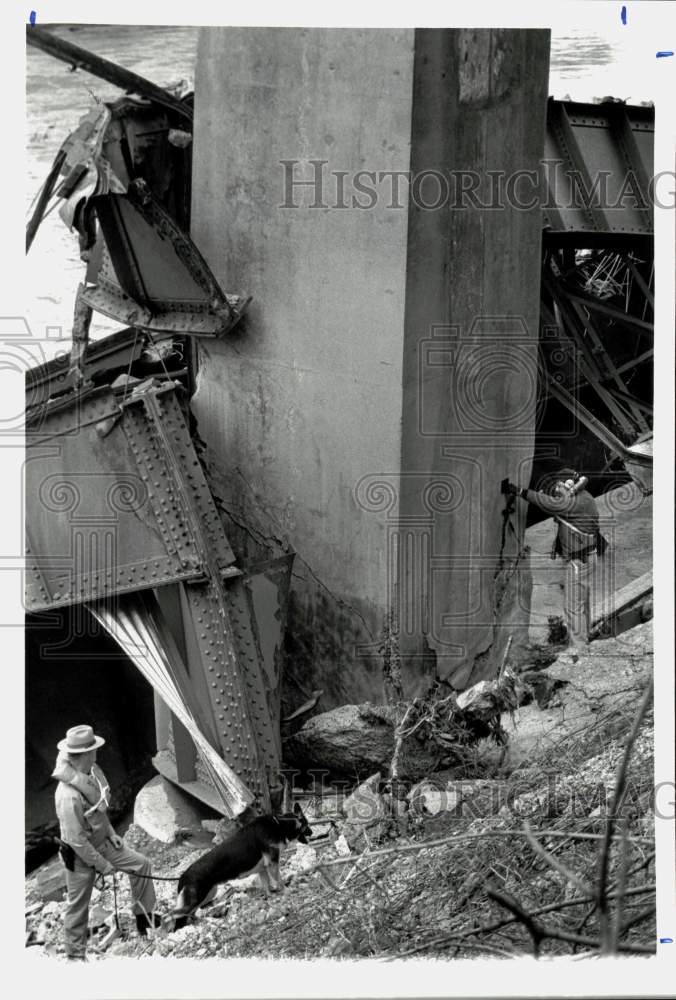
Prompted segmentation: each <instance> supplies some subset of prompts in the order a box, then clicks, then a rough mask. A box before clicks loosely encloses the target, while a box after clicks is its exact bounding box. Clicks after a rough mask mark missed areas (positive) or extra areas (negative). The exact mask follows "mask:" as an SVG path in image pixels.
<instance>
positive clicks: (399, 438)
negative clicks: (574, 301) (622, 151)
mask: <svg viewBox="0 0 676 1000" xmlns="http://www.w3.org/2000/svg"><path fill="white" fill-rule="evenodd" d="M548 61H549V33H548V32H546V31H512V30H509V31H507V30H474V31H471V30H455V29H453V30H436V29H435V30H418V31H412V30H397V31H390V30H349V31H348V30H330V29H304V30H297V29H283V28H275V29H267V28H260V29H240V28H219V29H216V28H206V29H203V31H202V34H201V38H200V46H199V52H198V60H197V79H196V102H195V108H196V120H195V129H194V144H193V150H194V153H193V178H194V180H193V208H192V233H193V236H194V238H195V241H196V243H197V245H198V246H199V247H200V248H201V250H202V252H203V253H204V255H205V257H206V258H207V260H208V263H209V265H210V267H211V268H212V270H213V271H214V274H215V275H216V277H217V278H218V280H219V282H220V283H221V285H222V287H224V288H225V289H226V290H229V289H238V290H239V289H245V290H246V291H248V292H249V293H250V294H251V295H253V304H252V307H251V311H250V314H249V316H248V319H247V322H246V325H245V326H244V327H242V328H241V329H240V330H239V331H238V332H236V333H235V334H234V335H229V336H228V338H227V339H225V340H222V341H218V342H208V343H205V344H204V346H203V347H202V348H201V349H200V352H199V355H200V357H199V372H198V376H197V390H196V393H195V396H194V398H193V403H192V406H193V411H194V414H195V416H196V418H197V421H198V427H199V433H200V435H201V437H202V438H203V439H204V440H205V441H206V443H207V448H208V452H207V453H208V456H209V461H210V465H211V473H212V479H213V484H214V488H215V489H216V492H217V493H218V494H219V496H220V499H221V503H222V509H223V511H224V514H225V516H226V518H227V520H228V531H229V536H230V537H231V539H232V541H233V547H234V548H235V551H236V553H237V555H239V556H242V557H245V558H246V559H247V561H248V562H251V561H253V560H255V559H256V558H260V559H264V558H266V557H269V556H270V555H276V554H279V553H280V552H282V551H285V550H286V549H288V548H289V547H292V548H293V549H295V551H296V553H297V557H296V561H295V568H294V580H293V585H292V600H291V606H290V616H289V637H288V642H287V664H286V677H287V681H286V698H287V700H288V702H289V703H290V704H294V703H295V704H297V703H298V702H299V701H300V700H301V699H302V698H303V697H304V695H305V694H307V693H309V691H310V690H312V689H314V688H323V689H324V691H325V695H324V699H323V700H322V708H329V707H331V706H332V705H337V704H341V703H344V702H356V701H361V700H364V699H367V698H371V699H374V700H381V699H382V698H383V696H384V694H385V687H384V682H383V675H384V671H385V673H387V672H388V671H389V672H392V670H394V674H395V678H394V679H395V681H396V680H397V677H398V675H399V672H400V675H401V677H400V679H401V683H402V684H403V688H404V690H405V693H406V694H407V695H410V694H412V693H414V692H417V691H419V690H422V689H423V688H424V687H425V685H426V684H427V683H428V681H429V679H430V677H431V676H433V675H435V674H436V675H439V676H441V677H443V678H445V679H447V680H449V681H450V682H451V683H453V684H454V685H455V686H458V687H463V686H466V685H467V684H469V683H473V682H474V681H475V680H478V679H480V678H482V677H487V676H491V675H493V674H494V673H495V672H496V671H497V669H498V667H499V663H500V661H501V658H502V653H503V650H504V645H505V642H506V641H507V637H508V635H509V634H512V635H513V636H514V639H515V641H516V642H518V640H519V639H520V638H525V636H526V632H527V620H528V587H529V575H528V572H527V554H526V553H525V552H524V551H523V529H524V524H523V521H522V515H521V514H520V513H518V512H517V514H516V515H514V516H513V517H511V518H510V520H509V523H506V524H503V519H502V511H503V508H504V498H503V497H501V495H500V492H499V483H500V480H501V479H502V478H503V477H504V476H507V475H509V476H511V477H512V478H520V479H522V480H523V481H526V480H527V479H528V477H529V474H530V463H531V460H532V454H533V441H534V432H535V424H536V405H535V404H536V389H537V337H538V313H539V280H540V246H541V229H542V220H541V212H540V209H539V205H538V203H537V198H536V195H537V179H536V176H537V175H536V173H534V172H536V171H537V169H538V161H539V160H540V159H541V157H542V153H543V142H544V129H545V110H546V97H547V78H548ZM503 528H504V532H503ZM400 668H401V669H400Z"/></svg>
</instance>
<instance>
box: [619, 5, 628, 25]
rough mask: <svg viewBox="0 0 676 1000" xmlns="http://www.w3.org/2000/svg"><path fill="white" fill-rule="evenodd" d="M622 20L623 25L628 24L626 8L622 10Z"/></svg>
mask: <svg viewBox="0 0 676 1000" xmlns="http://www.w3.org/2000/svg"><path fill="white" fill-rule="evenodd" d="M620 18H621V20H622V24H626V23H627V8H626V7H623V8H622V10H621V11H620Z"/></svg>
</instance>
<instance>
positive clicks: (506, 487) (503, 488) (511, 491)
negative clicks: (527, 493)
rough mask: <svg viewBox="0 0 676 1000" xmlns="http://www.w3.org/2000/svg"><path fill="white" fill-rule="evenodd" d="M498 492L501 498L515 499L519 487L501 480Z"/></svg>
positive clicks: (507, 480) (506, 480)
mask: <svg viewBox="0 0 676 1000" xmlns="http://www.w3.org/2000/svg"><path fill="white" fill-rule="evenodd" d="M500 492H501V493H502V494H503V496H508V497H515V496H516V495H517V494H518V493H519V487H518V486H515V485H514V483H510V481H509V479H503V480H502V482H501V483H500Z"/></svg>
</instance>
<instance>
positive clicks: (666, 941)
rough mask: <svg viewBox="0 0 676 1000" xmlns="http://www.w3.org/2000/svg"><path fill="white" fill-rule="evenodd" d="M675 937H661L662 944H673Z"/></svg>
mask: <svg viewBox="0 0 676 1000" xmlns="http://www.w3.org/2000/svg"><path fill="white" fill-rule="evenodd" d="M673 943H674V939H673V938H660V944H673Z"/></svg>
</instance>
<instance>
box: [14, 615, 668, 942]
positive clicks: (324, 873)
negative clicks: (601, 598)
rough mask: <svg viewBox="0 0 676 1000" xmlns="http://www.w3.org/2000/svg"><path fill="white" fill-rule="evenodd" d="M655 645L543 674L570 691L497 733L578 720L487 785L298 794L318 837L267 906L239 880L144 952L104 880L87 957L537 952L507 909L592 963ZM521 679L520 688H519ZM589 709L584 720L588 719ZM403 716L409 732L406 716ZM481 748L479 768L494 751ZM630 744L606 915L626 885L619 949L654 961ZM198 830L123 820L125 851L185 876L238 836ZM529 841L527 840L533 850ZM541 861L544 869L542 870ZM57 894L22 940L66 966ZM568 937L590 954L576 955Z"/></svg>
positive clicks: (386, 781)
mask: <svg viewBox="0 0 676 1000" xmlns="http://www.w3.org/2000/svg"><path fill="white" fill-rule="evenodd" d="M620 639H622V643H620ZM609 643H615V644H616V645H615V646H611V645H609ZM618 643H620V645H617V644H618ZM651 649H652V646H651V635H650V629H649V626H646V625H642V626H638V627H637V628H636V629H634V630H632V632H631V633H627V634H626V635H625V636H624V638H623V637H617V638H616V639H614V640H607V641H606V642H598V643H593V644H592V646H591V647H590V651H589V660H588V662H587V663H586V666H585V665H584V664H583V661H580V664H581V665H582V666H579V665H577V664H575V665H573V666H570V665H566V666H565V667H564V666H562V665H560V664H558V665H557V663H554V664H553V665H552V667H551V668H549V667H545V668H544V669H545V670H549V669H551V670H552V671H553V673H554V674H556V675H557V676H558V675H559V674H561V675H562V676H563V674H564V673H565V675H566V677H567V680H566V681H565V682H561V686H560V687H559V688H558V689H557V690H556V693H555V700H554V701H553V702H552V704H551V707H550V708H549V709H547V710H545V711H543V710H542V709H541V708H539V706H538V704H537V701H536V700H535V699H533V700H531V701H530V702H529V703H528V704H526V705H524V706H523V707H521V708H515V709H512V710H511V712H510V711H509V710H508V711H506V712H503V714H502V716H501V717H500V719H499V724H500V726H501V728H503V729H504V730H505V731H507V730H509V731H510V732H511V733H512V734H513V735H512V737H511V740H518V738H519V736H520V737H521V738H523V740H524V746H525V745H529V746H532V745H534V744H533V742H532V741H533V738H534V737H533V732H532V731H531V730H530V728H529V727H532V719H533V718H534V717H535V715H536V714H539V716H540V717H541V726H542V725H544V723H546V716H547V712H553V713H558V712H561V713H562V714H564V715H566V712H567V711H568V710H571V712H572V718H573V723H571V724H570V725H563V726H561V725H559V723H558V722H556V723H555V727H556V728H555V729H553V728H552V727H551V726H549V727H547V726H546V725H544V729H545V731H546V733H547V734H548V739H547V740H545V741H543V740H541V739H540V742H539V743H538V744H537V745H538V750H537V754H536V755H534V753H531V754H530V756H524V755H522V754H521V753H519V754H517V756H516V757H515V758H514V759H510V758H508V757H505V758H504V759H503V763H502V767H501V768H495V767H494V769H493V771H492V772H491V771H490V770H489V769H488V768H487V769H485V771H484V773H483V774H481V775H480V776H473V777H467V776H462V775H461V776H459V775H458V770H457V769H456V768H453V767H451V768H446V769H443V770H436V771H430V772H429V773H427V774H426V775H423V776H422V777H420V778H418V779H416V780H415V781H410V780H408V779H406V778H404V777H399V778H398V779H393V778H392V774H391V764H392V761H391V759H390V761H389V762H387V767H383V768H381V769H377V770H374V771H373V772H372V773H370V774H369V775H368V776H366V777H365V778H364V780H361V781H359V782H358V783H357V784H356V786H354V787H352V788H351V789H349V790H348V789H346V788H345V787H338V788H336V787H335V786H332V785H331V784H330V783H328V782H326V783H323V784H322V783H320V782H317V781H316V780H315V781H314V782H313V783H312V784H311V785H310V786H309V787H308V788H307V790H306V791H303V790H296V792H295V796H296V799H297V801H299V802H300V804H301V806H302V808H303V811H304V813H305V815H306V816H307V817H308V820H309V822H310V824H311V826H312V830H313V839H312V842H311V843H309V844H307V845H303V844H293V845H289V847H288V848H287V849H286V850H285V851H284V852H283V856H282V860H281V865H280V868H281V873H282V877H283V880H284V882H285V884H286V892H285V893H284V894H273V895H272V896H271V897H270V898H269V899H266V898H265V896H264V894H263V893H262V891H261V888H260V885H259V883H258V879H257V876H249V877H246V878H242V879H239V880H237V881H236V882H232V883H229V884H227V885H225V886H222V887H220V888H219V891H218V893H217V895H216V897H215V899H214V900H213V901H212V902H210V903H209V904H208V905H206V906H205V907H203V908H202V909H201V910H199V911H198V914H197V916H196V918H195V919H194V921H193V922H192V923H190V924H188V926H186V927H185V928H183V929H181V930H179V931H176V932H167V931H166V930H158V931H157V932H154V933H153V932H151V934H150V936H149V937H148V938H147V939H141V938H139V937H138V936H137V935H136V933H135V930H134V928H133V921H132V918H131V916H130V915H129V890H128V885H127V881H126V878H125V877H124V876H122V875H118V876H117V879H116V887H117V907H118V911H119V916H120V933H119V934H118V935H114V936H112V937H111V933H110V932H111V926H112V923H111V921H112V919H113V916H114V908H115V899H114V895H113V891H112V882H111V879H110V878H107V879H106V880H105V884H104V886H103V887H102V888H97V889H96V890H95V892H94V896H93V900H92V907H91V912H92V938H91V945H90V960H93V961H96V960H100V959H101V958H104V957H106V956H130V957H132V956H133V957H144V958H152V957H155V958H157V957H162V958H166V957H175V958H183V957H190V958H196V957H197V958H207V957H228V956H233V957H234V956H242V957H247V956H248V957H275V958H317V957H331V958H358V957H381V958H384V959H389V958H396V957H406V956H408V955H425V954H427V955H435V956H443V957H447V958H450V957H477V956H481V957H486V956H487V955H488V956H493V957H508V956H513V955H516V954H530V953H531V951H532V941H531V938H530V935H529V932H528V931H527V930H526V927H525V926H524V925H523V924H522V923H520V922H519V921H518V920H517V919H516V918H515V917H510V916H509V913H508V912H507V911H506V910H505V908H504V905H502V904H501V903H500V899H503V900H504V899H507V900H514V899H515V900H517V902H518V905H519V906H521V907H522V908H523V909H524V910H525V911H528V912H531V913H535V914H540V913H544V916H543V917H542V918H541V919H542V920H543V921H544V926H545V927H546V930H547V935H546V937H545V942H544V944H543V949H544V953H546V954H550V955H564V954H571V951H573V952H574V951H579V950H580V948H582V950H583V951H584V950H585V949H586V950H587V951H591V952H594V951H596V950H597V949H598V943H599V935H601V934H602V930H601V928H600V923H599V917H598V914H597V913H596V912H595V910H594V907H593V906H591V907H590V906H589V900H591V899H592V896H589V895H585V894H582V890H581V889H580V886H582V887H583V888H584V887H589V888H588V889H586V892H587V893H588V892H592V891H593V886H594V884H595V879H596V878H597V872H598V867H599V856H600V853H601V851H602V841H603V836H604V832H605V830H606V829H607V823H608V820H609V818H610V811H611V802H612V796H613V793H614V789H615V782H616V780H617V774H618V766H619V763H620V761H621V760H622V758H623V755H624V753H625V746H626V745H627V742H628V741H627V734H628V733H629V731H630V729H631V728H632V725H634V723H633V722H632V720H634V719H635V716H636V708H637V704H638V702H639V700H640V698H641V695H640V692H641V689H642V687H644V685H645V679H646V672H645V665H646V662H647V658H649V654H650V652H651ZM611 653H614V655H613V656H611ZM576 670H577V671H578V672H577V673H576V672H575V671H576ZM618 678H619V679H620V680H621V681H622V684H618ZM517 680H518V679H517ZM520 683H521V681H519V682H518V683H517V682H516V681H515V680H514V679H512V680H511V681H510V684H511V685H512V690H513V691H516V690H517V688H518V685H519V684H520ZM494 693H495V692H494V691H493V692H491V691H490V690H488V689H486V688H484V687H482V688H481V689H480V690H479V691H478V692H475V693H474V696H470V697H468V698H466V699H464V700H465V702H466V704H468V703H469V702H471V701H472V700H473V699H474V704H475V705H478V704H481V705H483V706H484V707H486V706H487V705H488V704H489V702H490V698H491V697H492V696H493V695H494ZM590 699H591V702H592V703H593V705H594V706H596V708H595V709H594V710H593V711H592V710H591V709H590V706H589V704H588V702H589V701H590ZM582 702H584V703H585V706H586V707H585V712H586V713H587V714H586V715H582V716H580V712H581V711H582V709H581V704H582ZM435 704H438V700H437V702H436V703H435ZM450 704H451V702H450V701H449V705H450ZM575 713H577V716H576V714H575ZM590 717H593V719H594V724H589V718H590ZM576 718H577V722H578V723H579V719H580V718H582V725H579V724H577V723H575V719H576ZM399 719H400V723H399V724H400V725H401V721H402V720H401V715H400V716H399ZM437 719H438V712H432V713H431V715H430V705H429V704H427V705H423V703H419V704H418V706H417V707H416V708H415V710H413V711H412V712H411V714H409V716H408V718H407V720H406V723H405V726H406V729H408V728H409V727H410V726H411V725H417V724H418V723H420V726H419V729H423V728H424V726H425V725H429V727H430V728H432V727H433V726H434V725H435V724H436V722H435V720H437ZM543 719H544V723H543ZM421 720H425V721H424V723H423V722H421ZM522 724H523V728H524V730H525V732H523V733H521V727H522ZM394 731H395V730H394V728H393V729H392V732H393V733H394ZM483 743H484V744H485V746H484V749H485V751H486V755H489V754H488V748H489V747H490V746H491V745H492V746H493V747H495V743H494V740H493V739H492V738H490V737H489V738H487V739H485V740H484V741H483ZM630 746H631V757H630V764H629V768H628V771H627V781H626V787H625V791H624V794H623V796H622V800H621V803H620V806H619V808H618V810H617V812H616V815H615V820H614V821H615V823H616V830H617V831H618V834H617V836H616V837H615V839H614V840H613V842H612V845H611V847H610V850H609V854H608V859H609V860H608V887H609V892H610V894H611V900H610V901H611V905H615V904H614V902H613V900H614V899H615V896H614V895H613V893H616V889H617V886H618V884H621V883H622V880H623V879H624V882H625V884H626V889H627V891H626V894H625V895H624V898H623V901H622V907H621V911H622V912H621V918H620V919H621V924H622V927H623V928H624V931H623V934H622V937H621V949H624V950H625V951H629V952H632V953H636V954H649V953H651V952H652V951H653V949H654V941H655V923H654V879H655V874H654V840H653V838H654V815H653V801H652V799H653V746H652V718H651V715H650V714H648V715H646V716H645V717H644V718H643V722H642V724H641V725H640V727H639V729H638V730H637V731H636V735H635V738H634V739H633V741H631V742H630ZM526 823H527V824H529V826H528V827H527V828H526V826H525V825H524V824H526ZM201 827H202V834H201V840H200V837H199V836H195V835H193V836H192V837H187V839H186V837H185V836H184V835H180V836H179V834H181V833H182V832H181V831H180V830H178V829H177V832H176V836H175V838H174V840H173V842H172V843H168V842H167V841H166V838H165V840H164V841H162V840H157V839H154V838H153V837H151V836H149V835H148V834H147V833H146V832H145V831H144V830H142V829H141V828H140V827H139V826H137V825H135V824H132V826H131V827H130V828H129V830H128V831H127V833H126V834H125V840H126V841H127V843H128V844H129V845H130V846H132V847H135V848H136V849H138V850H140V851H142V852H143V853H144V854H146V855H147V856H149V857H150V859H151V861H152V864H153V870H154V872H155V873H156V874H158V875H161V876H164V877H174V878H177V877H178V875H179V873H180V872H182V871H183V870H184V869H185V868H186V867H187V866H188V865H189V864H191V863H192V862H193V861H194V860H195V859H196V858H197V857H198V856H199V855H200V854H201V853H202V852H203V851H204V850H205V848H206V846H208V845H209V844H210V843H212V842H220V840H222V838H223V836H224V835H225V834H227V832H228V830H229V828H230V822H229V821H227V820H213V819H212V820H202V823H201ZM526 830H528V834H527V833H526ZM529 835H530V836H531V838H532V839H534V838H537V843H536V847H537V848H538V850H536V849H535V848H534V847H533V844H532V843H531V841H530V840H529V839H528V836H529ZM623 837H624V838H626V839H625V840H622V838H623ZM198 841H199V842H198ZM538 851H539V853H538ZM543 853H544V854H545V855H546V856H547V859H554V860H553V862H552V861H550V860H547V859H543V856H542V854H543ZM50 866H51V867H50ZM557 866H558V867H557ZM622 872H624V873H625V875H622ZM566 873H569V875H568V876H567V875H566ZM571 880H572V881H571ZM156 891H157V895H158V906H159V910H160V912H161V913H165V914H166V913H168V912H169V911H170V910H171V908H172V906H173V902H174V898H175V892H176V888H175V882H167V881H158V882H156ZM59 893H61V894H62V893H63V880H62V879H61V884H60V885H59V871H58V861H56V862H50V865H48V866H44V867H43V868H42V869H40V870H39V871H38V872H36V873H34V875H32V876H31V877H30V878H29V879H28V880H27V896H26V930H27V937H26V944H27V945H28V946H30V947H34V948H35V950H36V952H37V951H38V949H39V951H40V952H41V953H43V954H48V955H52V956H56V957H62V956H63V948H62V944H61V936H62V935H61V931H62V912H63V907H62V904H61V901H60V899H58V898H55V896H58V894H59ZM50 894H51V898H49V899H48V898H47V896H48V895H50ZM578 898H579V901H578ZM538 919H540V918H538ZM557 935H558V936H557ZM571 936H572V937H571ZM576 940H579V941H580V942H582V944H581V945H579V946H578V945H575V944H573V943H571V941H576ZM585 942H586V944H585ZM97 948H98V949H100V950H98V951H97Z"/></svg>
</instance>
